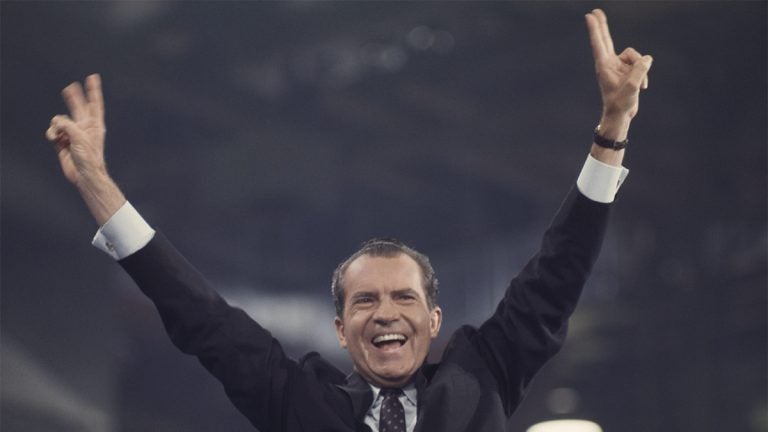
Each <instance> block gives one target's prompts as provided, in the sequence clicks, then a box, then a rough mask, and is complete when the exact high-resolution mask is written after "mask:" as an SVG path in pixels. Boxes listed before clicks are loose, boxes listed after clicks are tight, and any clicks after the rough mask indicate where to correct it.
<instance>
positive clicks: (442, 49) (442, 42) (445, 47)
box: [432, 30, 455, 54]
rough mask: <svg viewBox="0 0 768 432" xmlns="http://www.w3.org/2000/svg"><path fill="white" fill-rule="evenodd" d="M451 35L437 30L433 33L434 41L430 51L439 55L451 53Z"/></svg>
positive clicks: (452, 42)
mask: <svg viewBox="0 0 768 432" xmlns="http://www.w3.org/2000/svg"><path fill="white" fill-rule="evenodd" d="M454 43H455V42H454V39H453V35H452V34H451V33H450V32H447V31H445V30H438V31H436V32H435V41H434V43H433V44H432V49H433V50H435V51H436V52H438V53H440V54H447V53H449V52H451V51H453V45H454Z"/></svg>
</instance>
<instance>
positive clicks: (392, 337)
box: [373, 333, 406, 344]
mask: <svg viewBox="0 0 768 432" xmlns="http://www.w3.org/2000/svg"><path fill="white" fill-rule="evenodd" d="M405 339H406V338H405V336H404V335H401V334H399V333H389V334H383V335H380V336H376V337H375V338H373V343H375V344H378V343H382V342H389V341H403V342H405Z"/></svg>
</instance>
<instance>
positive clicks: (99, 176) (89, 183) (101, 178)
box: [77, 168, 125, 226]
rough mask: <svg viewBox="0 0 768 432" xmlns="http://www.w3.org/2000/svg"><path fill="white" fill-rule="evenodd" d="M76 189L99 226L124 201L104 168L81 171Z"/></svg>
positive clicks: (123, 197) (120, 192)
mask: <svg viewBox="0 0 768 432" xmlns="http://www.w3.org/2000/svg"><path fill="white" fill-rule="evenodd" d="M77 189H78V191H79V192H80V196H81V197H82V198H83V201H85V204H86V205H87V206H88V209H89V210H90V211H91V215H93V218H94V219H95V220H96V223H98V224H99V225H100V226H101V225H104V223H106V222H107V221H108V220H109V218H110V217H112V215H113V214H115V212H116V211H117V210H119V209H120V207H122V205H123V204H124V203H125V196H124V195H123V193H122V191H120V188H119V187H118V186H117V184H116V183H115V182H114V181H113V180H112V178H111V177H110V176H109V174H108V173H107V170H106V168H102V169H97V170H94V171H93V172H89V173H82V174H81V177H80V179H79V181H78V182H77Z"/></svg>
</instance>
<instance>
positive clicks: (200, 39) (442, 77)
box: [0, 1, 768, 432]
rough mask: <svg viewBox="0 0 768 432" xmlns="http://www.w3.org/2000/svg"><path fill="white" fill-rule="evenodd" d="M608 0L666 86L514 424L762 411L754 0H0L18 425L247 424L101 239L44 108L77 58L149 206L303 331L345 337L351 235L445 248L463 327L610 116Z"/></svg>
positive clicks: (701, 420)
mask: <svg viewBox="0 0 768 432" xmlns="http://www.w3.org/2000/svg"><path fill="white" fill-rule="evenodd" d="M598 6H599V7H603V8H604V9H605V10H606V12H607V13H608V16H609V18H610V20H611V24H612V32H613V35H614V40H615V42H616V45H617V46H620V47H624V46H628V45H632V46H634V47H635V48H637V49H638V50H640V51H641V52H643V53H650V54H652V55H653V56H654V58H655V62H654V65H653V70H652V72H651V75H650V89H649V90H648V91H647V92H645V93H644V94H643V95H642V98H641V105H640V114H639V116H638V117H637V119H636V120H635V122H634V124H633V127H632V130H631V131H630V138H631V140H632V142H631V144H630V149H629V152H628V156H627V160H626V161H625V162H626V165H627V166H628V167H629V168H630V170H631V174H630V176H629V178H628V180H627V182H626V184H625V185H624V186H623V187H622V190H621V193H620V196H619V200H618V202H617V204H616V206H615V207H616V208H615V212H614V217H613V224H612V226H611V230H610V234H609V236H608V238H607V240H606V246H605V249H604V252H603V256H602V257H601V259H600V262H599V264H598V268H597V269H596V271H595V274H594V277H593V278H592V279H591V281H590V283H589V285H588V288H587V291H586V293H585V297H584V299H583V301H582V303H581V305H580V308H579V310H578V312H577V314H576V316H575V317H574V321H573V326H572V331H571V337H570V339H569V342H568V344H567V345H566V347H565V349H564V350H563V352H562V354H561V355H560V356H559V357H558V358H557V359H555V360H554V361H553V362H552V364H551V365H549V366H548V367H547V368H546V369H545V370H544V371H543V373H542V374H541V375H540V377H539V378H538V379H537V380H536V381H535V382H534V385H533V387H532V389H531V393H530V396H529V398H528V399H527V401H526V402H525V403H524V404H523V406H522V407H521V408H520V409H519V410H518V412H517V413H516V415H515V416H514V417H513V419H512V420H511V422H510V428H511V429H510V430H521V431H522V430H525V428H526V427H527V426H528V425H530V424H532V423H534V422H536V421H539V420H542V419H547V418H559V417H563V416H578V417H586V418H591V419H593V420H595V421H597V422H599V423H600V424H602V425H603V428H604V429H605V430H606V431H607V432H611V431H624V432H634V431H637V432H640V431H642V432H646V431H659V432H664V431H669V430H676V431H701V432H707V431H713V432H714V431H725V430H727V431H749V432H756V431H768V408H766V247H767V246H766V244H767V243H766V237H767V236H768V232H767V231H766V209H767V207H768V206H767V205H766V162H767V161H768V156H767V154H766V147H767V146H766V143H767V141H766V94H767V90H766V36H767V35H766V3H765V2H758V1H755V2H749V1H743V2H634V3H630V2H615V3H609V2H602V3H586V2H471V3H467V2H297V1H286V2H259V3H257V2H212V1H210V2H131V1H125V2H16V1H3V2H2V3H0V7H1V9H0V11H1V12H2V15H1V19H2V30H1V31H2V34H1V36H2V40H1V41H2V52H1V53H0V55H1V60H2V75H1V77H0V78H1V80H2V82H1V84H2V87H1V88H0V92H1V93H0V96H1V97H2V105H1V106H0V108H1V110H2V118H1V126H2V129H1V132H2V220H1V228H2V304H1V307H2V310H1V312H2V315H1V317H2V363H1V366H2V393H1V394H2V416H0V429H3V430H24V431H32V432H34V431H49V430H57V431H68V430H99V431H101V430H106V431H134V430H154V431H160V430H185V431H208V430H249V428H248V424H247V422H246V421H245V420H244V419H243V418H241V417H240V416H239V414H237V412H236V411H235V410H234V409H233V408H232V407H231V406H230V405H229V403H228V402H227V401H226V399H225V397H224V396H223V392H221V391H220V390H219V387H218V384H217V383H215V382H214V381H213V380H212V378H210V377H208V376H207V375H206V374H205V372H204V371H203V370H202V368H201V367H199V365H197V364H196V362H195V360H194V359H189V358H186V357H184V356H183V355H181V354H179V353H177V352H175V351H174V349H173V348H172V347H171V345H170V344H169V343H168V341H167V338H166V337H165V335H164V334H163V331H162V328H161V326H160V323H159V320H158V319H157V317H156V316H155V315H154V311H153V310H152V307H151V305H150V304H149V303H148V302H147V301H146V300H144V299H143V298H142V297H141V296H140V294H139V293H138V290H136V289H135V287H134V286H133V285H132V283H131V282H130V281H129V280H127V277H126V276H124V275H123V274H122V273H121V271H120V270H119V267H118V266H116V265H115V264H113V263H111V262H110V260H109V258H108V257H106V256H103V255H102V254H100V253H99V252H98V251H96V250H95V249H93V248H92V247H91V246H90V245H89V244H88V240H89V239H90V236H91V235H92V234H93V232H94V231H95V228H96V227H95V226H94V224H93V222H92V221H91V219H90V218H89V216H88V213H87V211H86V209H85V208H84V206H83V205H82V204H81V202H80V200H79V197H78V196H77V194H76V192H75V191H74V190H72V188H70V187H69V185H68V184H66V182H65V181H64V180H63V177H61V175H60V172H59V170H58V166H57V163H56V158H55V156H54V153H53V152H52V151H51V149H50V148H49V146H48V145H47V144H46V143H45V142H44V140H43V138H42V135H43V132H44V130H45V129H46V127H47V123H48V121H49V119H50V117H51V116H52V115H54V114H57V113H60V112H63V110H64V109H65V107H64V105H63V103H62V102H61V101H60V97H59V91H60V90H61V88H63V87H64V86H65V85H66V84H68V83H69V82H71V81H73V80H77V79H82V78H84V77H85V75H87V74H88V73H92V72H100V73H101V74H102V77H103V81H104V88H105V98H106V106H107V127H108V130H109V132H108V139H107V145H108V150H107V153H108V154H107V159H108V162H109V164H110V171H111V173H112V175H113V177H115V179H116V180H117V181H118V182H119V183H120V184H121V186H122V188H123V189H124V191H125V193H126V195H127V196H128V198H129V199H130V200H131V201H132V203H133V204H134V205H135V206H136V207H137V208H138V209H139V210H140V211H141V212H142V214H144V216H145V217H146V218H147V219H148V220H149V221H150V223H151V224H152V225H153V226H155V227H158V228H159V229H160V230H162V231H164V232H165V234H166V235H167V236H168V237H170V238H171V239H173V240H174V242H175V243H176V245H177V246H178V247H179V249H181V250H182V251H183V252H184V253H185V254H186V255H187V256H188V257H189V258H190V260H191V261H192V262H194V263H196V265H197V266H198V267H199V268H200V269H201V270H202V271H203V272H204V273H205V274H206V275H207V276H208V277H209V279H211V281H213V282H214V284H215V285H216V286H218V287H219V288H220V290H221V291H222V293H223V294H224V295H225V296H226V297H227V298H228V299H229V300H230V301H232V302H234V303H237V304H238V305H240V306H241V307H243V308H244V309H246V310H247V311H248V312H249V313H250V314H251V315H252V316H254V317H255V318H257V319H258V320H259V321H260V322H262V323H263V324H265V326H266V327H268V328H270V329H272V330H273V331H274V333H275V334H276V335H278V337H280V338H281V340H282V341H283V342H284V343H285V345H286V346H287V347H288V348H289V350H290V351H291V352H292V353H293V354H295V355H299V354H301V353H303V352H305V351H307V350H319V351H321V352H322V353H323V354H324V355H326V356H328V357H330V358H333V359H335V361H337V362H338V363H339V364H340V365H345V364H346V365H348V362H347V361H346V359H345V358H344V355H345V354H344V353H343V351H341V350H339V349H338V348H337V347H336V346H335V341H334V335H333V331H332V328H331V322H332V314H333V312H332V307H331V302H330V296H329V294H328V285H329V279H330V273H331V271H332V269H333V268H334V267H335V265H336V263H337V262H338V261H340V260H341V259H343V258H344V257H345V256H346V255H347V254H349V253H350V252H352V251H353V250H354V249H355V247H356V246H357V245H358V244H359V243H360V242H361V241H363V240H365V239H367V238H370V237H374V236H394V237H399V238H402V239H403V240H405V241H407V242H409V243H411V244H413V245H414V246H415V247H417V248H419V249H421V250H423V251H424V252H425V253H427V254H429V255H430V256H431V257H432V260H433V262H434V263H435V266H436V269H437V272H438V275H439V276H440V278H441V281H442V287H443V289H442V298H441V303H442V304H443V308H444V310H445V311H446V316H447V323H446V324H447V328H444V331H443V332H444V335H446V336H447V335H449V334H450V333H451V331H452V330H453V329H455V328H456V327H457V326H458V325H460V324H462V323H464V322H470V323H474V324H476V323H478V322H479V321H480V320H481V319H482V318H483V316H485V315H487V314H488V313H489V311H490V310H491V309H492V308H493V304H494V302H495V301H497V300H498V298H499V296H500V294H501V292H502V290H503V288H504V285H505V281H506V280H508V279H509V278H510V277H511V276H513V275H514V273H515V272H516V271H517V270H518V269H519V268H521V267H522V265H523V264H524V262H525V259H526V258H527V257H528V256H530V255H531V254H532V253H533V252H535V250H536V245H537V241H538V239H539V237H540V235H541V233H542V231H543V229H544V228H545V227H546V225H547V222H548V220H549V218H550V217H551V216H552V215H553V213H554V211H555V209H556V208H557V205H558V202H559V200H560V199H561V198H562V197H563V196H564V195H565V193H566V191H567V190H568V188H570V187H571V184H572V183H573V182H574V180H575V178H576V176H577V174H578V171H579V169H580V167H581V164H582V163H583V160H584V158H585V157H586V153H587V151H588V148H589V143H590V140H591V131H592V129H593V127H594V126H595V124H596V122H597V121H598V120H599V114H600V100H599V93H598V90H597V86H596V84H595V79H594V76H593V75H594V73H593V67H592V59H591V53H590V48H589V43H588V39H587V35H586V29H585V26H584V18H583V14H584V13H585V12H587V11H588V10H589V9H591V8H593V7H598ZM275 311H279V312H278V313H276V312H275ZM444 342H445V341H444V340H442V339H441V340H439V341H438V343H437V346H436V347H435V348H436V349H435V351H439V350H440V347H441V345H442V344H443V343H444ZM564 389H566V390H564ZM564 395H565V396H564ZM563 401H565V402H563ZM569 401H570V402H569Z"/></svg>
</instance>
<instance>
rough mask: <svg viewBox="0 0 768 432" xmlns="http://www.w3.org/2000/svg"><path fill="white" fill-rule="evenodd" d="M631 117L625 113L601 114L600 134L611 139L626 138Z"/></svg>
mask: <svg viewBox="0 0 768 432" xmlns="http://www.w3.org/2000/svg"><path fill="white" fill-rule="evenodd" d="M631 122H632V118H631V117H629V116H626V115H607V114H605V113H604V114H603V116H602V117H601V118H600V123H599V125H600V136H602V137H603V138H606V139H609V140H613V141H624V140H625V139H627V133H628V132H629V125H630V123H631Z"/></svg>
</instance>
